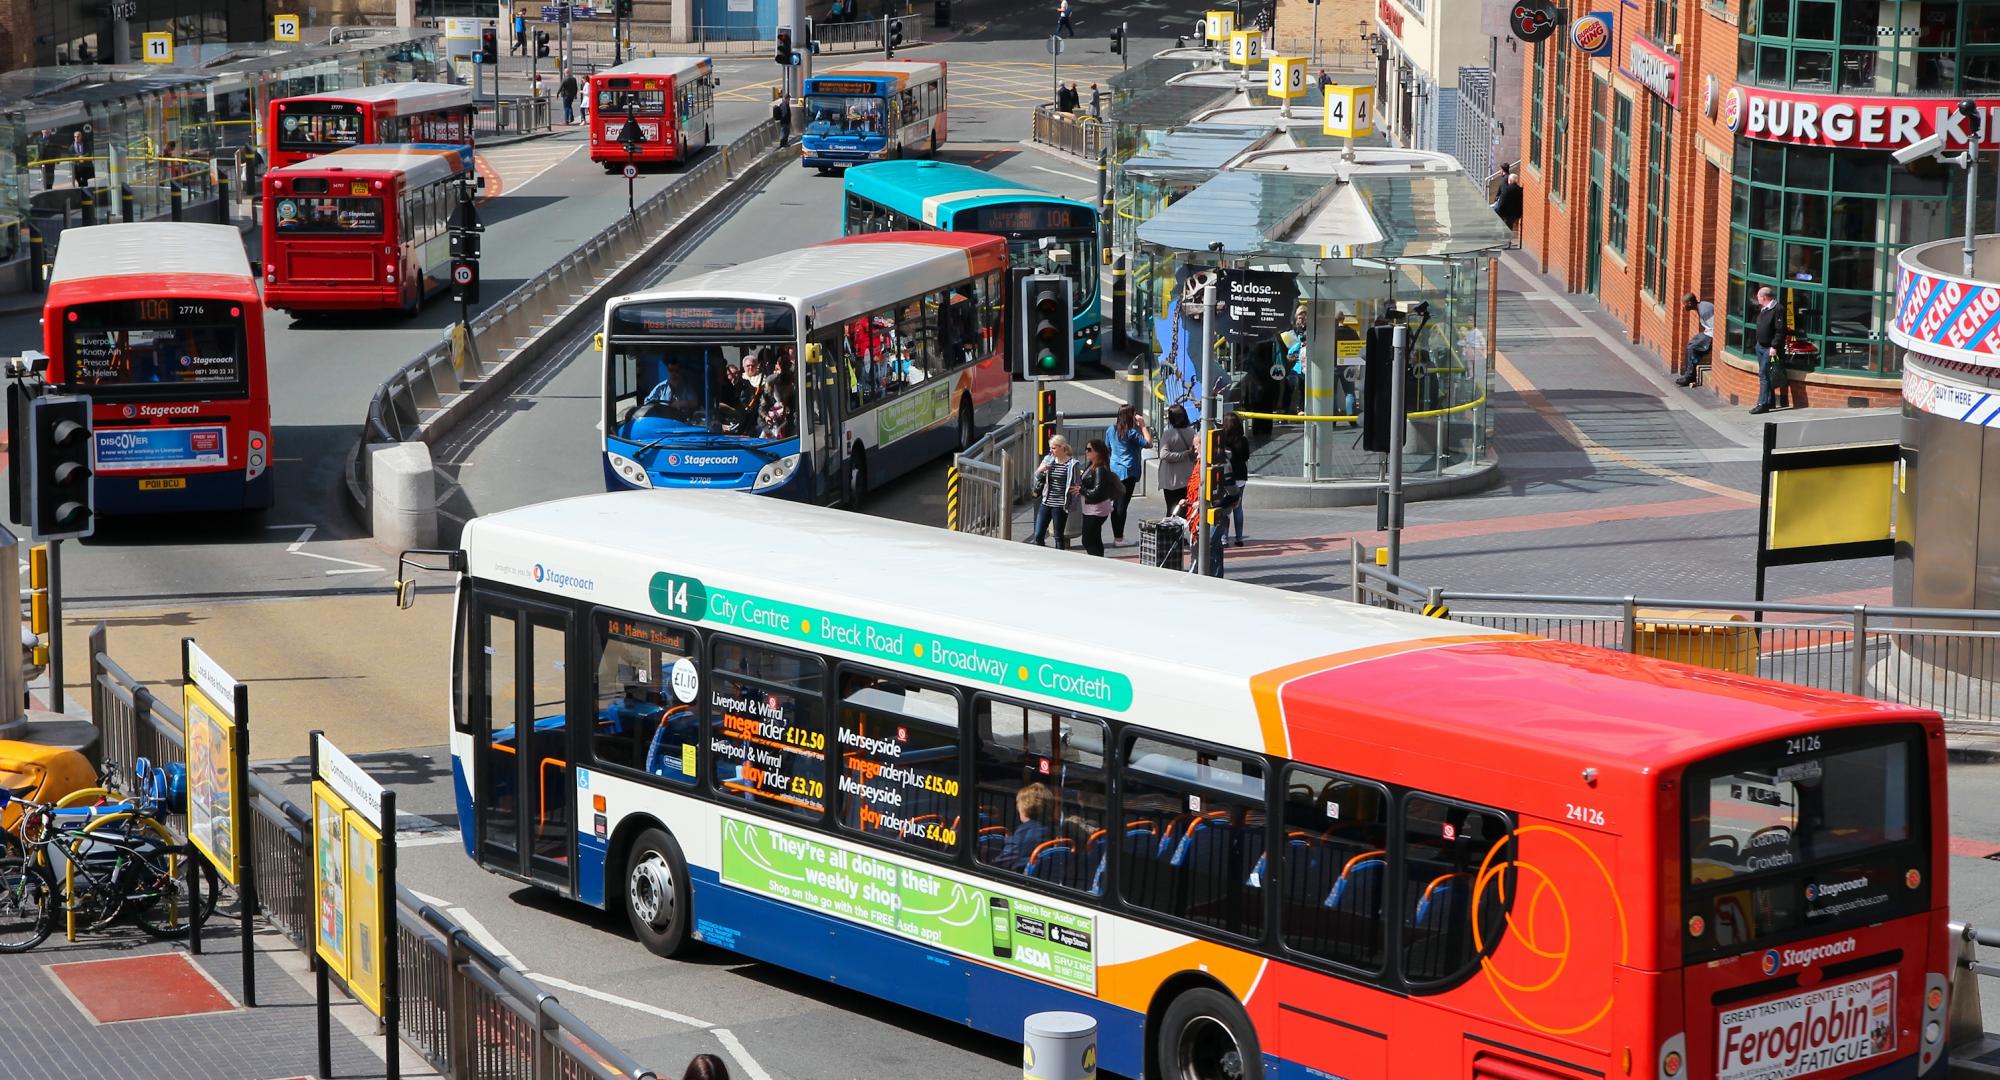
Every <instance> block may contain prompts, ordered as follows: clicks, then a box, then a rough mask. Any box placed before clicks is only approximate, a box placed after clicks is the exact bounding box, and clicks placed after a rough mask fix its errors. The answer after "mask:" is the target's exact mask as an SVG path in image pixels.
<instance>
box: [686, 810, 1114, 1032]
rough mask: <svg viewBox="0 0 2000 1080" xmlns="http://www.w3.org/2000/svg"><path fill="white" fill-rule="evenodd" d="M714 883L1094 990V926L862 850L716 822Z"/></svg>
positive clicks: (1083, 919)
mask: <svg viewBox="0 0 2000 1080" xmlns="http://www.w3.org/2000/svg"><path fill="white" fill-rule="evenodd" d="M722 882H723V884H725V885H730V886H734V887H735V888H738V889H742V890H744V891H746V892H751V893H755V894H756V895H758V896H762V897H766V898H768V899H772V900H779V901H783V902H784V903H787V904H792V905H794V906H797V907H802V908H808V909H810V910H813V911H817V912H819V913H821V914H823V915H831V916H833V917H835V918H838V919H845V920H847V921H848V922H852V923H859V924H860V925H862V926H867V927H870V928H872V929H875V930H881V931H884V932H886V933H891V934H895V935H896V936H897V937H902V938H908V939H909V940H911V941H915V942H919V943H921V944H924V945H928V946H930V947H931V948H935V949H943V950H945V951H947V952H953V953H957V954H958V955H960V956H964V957H968V958H971V959H974V960H979V961H982V962H984V963H988V964H993V965H995V966H998V967H1002V968H1006V969H1007V970H1009V971H1013V972H1017V973H1019V974H1022V975H1028V976H1031V977H1033V978H1037V979H1044V980H1047V981H1049V982H1053V983H1057V984H1059V985H1062V986H1067V987H1070V988H1072V989H1076V990H1081V991H1083V992H1085V993H1094V992H1096V989H1097V963H1096V959H1095V956H1094V954H1093V953H1092V951H1091V950H1092V948H1093V942H1094V939H1095V938H1096V920H1094V919H1092V918H1090V917H1089V916H1085V915H1071V914H1070V913H1068V912H1066V911H1058V910H1056V909H1055V908H1052V907H1048V906H1046V905H1043V904H1040V903H1037V902H1035V901H1033V900H1027V899H1023V898H1021V897H1018V896H1013V895H1009V894H1002V893H997V892H994V891H993V890H991V889H990V888H988V887H987V886H985V885H978V886H974V885H968V884H966V883H965V882H962V881H957V880H954V879H952V878H947V877H941V876H939V875H937V874H933V873H931V872H929V871H927V870H923V869H921V868H918V867H913V866H906V865H903V864H901V863H894V862H890V861H888V860H887V859H883V858H879V857H877V856H874V855H870V854H868V853H866V852H858V851H849V850H847V849H846V848H840V847H835V846H833V845H831V844H824V843H821V842H819V841H817V840H813V839H810V838H807V837H804V836H797V835H794V834H792V833H787V832H780V831H778V830H777V829H772V828H768V827H766V826H764V825H761V824H758V823H757V822H754V821H744V820H741V819H737V818H730V817H725V818H723V819H722Z"/></svg>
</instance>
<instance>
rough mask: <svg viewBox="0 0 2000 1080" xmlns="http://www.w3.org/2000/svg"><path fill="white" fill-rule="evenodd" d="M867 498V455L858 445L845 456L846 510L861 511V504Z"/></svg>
mask: <svg viewBox="0 0 2000 1080" xmlns="http://www.w3.org/2000/svg"><path fill="white" fill-rule="evenodd" d="M867 497H868V454H867V451H865V450H863V449H862V447H861V444H860V443H855V444H854V449H853V450H852V451H850V452H849V453H848V455H847V508H848V509H850V510H859V509H861V502H862V500H863V499H866V498H867Z"/></svg>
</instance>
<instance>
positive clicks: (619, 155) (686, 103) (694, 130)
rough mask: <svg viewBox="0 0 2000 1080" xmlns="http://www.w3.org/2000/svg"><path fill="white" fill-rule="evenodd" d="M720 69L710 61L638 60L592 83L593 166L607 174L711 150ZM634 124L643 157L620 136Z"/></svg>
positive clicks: (599, 75) (679, 58)
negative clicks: (598, 165)
mask: <svg viewBox="0 0 2000 1080" xmlns="http://www.w3.org/2000/svg"><path fill="white" fill-rule="evenodd" d="M714 109H715V65H714V64H712V63H710V62H709V59H708V57H706V56H662V57H658V58H655V59H648V60H633V61H631V62H630V63H625V64H620V65H618V66H617V67H614V68H607V69H605V70H603V71H600V72H598V73H597V74H595V75H592V76H591V77H590V160H592V161H597V162H602V163H603V165H604V171H605V172H616V171H617V170H619V169H620V168H622V167H624V166H625V165H627V164H646V163H648V162H667V161H686V160H687V159H688V155H689V154H692V153H693V152H695V151H696V150H698V149H700V148H702V147H704V146H707V145H709V143H710V142H711V141H712V140H713V137H714V133H715V127H714V123H713V113H714ZM627 119H630V120H631V121H632V122H633V123H634V124H635V125H637V127H638V128H639V141H638V144H637V145H638V151H637V152H636V153H630V152H628V151H627V150H626V149H625V144H624V143H623V142H621V141H620V140H619V136H620V135H621V134H622V133H624V131H625V121H626V120H627Z"/></svg>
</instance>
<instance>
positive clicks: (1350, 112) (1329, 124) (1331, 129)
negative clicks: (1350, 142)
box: [1320, 86, 1375, 139]
mask: <svg viewBox="0 0 2000 1080" xmlns="http://www.w3.org/2000/svg"><path fill="white" fill-rule="evenodd" d="M1320 130H1321V131H1322V132H1323V133H1325V134H1327V135H1332V136H1335V137H1337V138H1342V139H1359V138H1362V137H1363V136H1367V135H1373V134H1374V133H1375V88H1374V87H1372V86H1329V87H1327V88H1326V113H1325V116H1324V118H1323V119H1322V121H1321V124H1320Z"/></svg>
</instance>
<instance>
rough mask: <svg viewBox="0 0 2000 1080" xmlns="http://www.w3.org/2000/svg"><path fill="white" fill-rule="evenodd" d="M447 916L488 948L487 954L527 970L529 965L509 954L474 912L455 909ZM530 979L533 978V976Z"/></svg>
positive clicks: (447, 912) (459, 908) (460, 908)
mask: <svg viewBox="0 0 2000 1080" xmlns="http://www.w3.org/2000/svg"><path fill="white" fill-rule="evenodd" d="M445 914H446V915H449V916H451V917H452V919H453V920H455V921H456V922H457V923H458V924H459V925H460V926H463V927H465V932H466V933H468V934H471V935H472V939H473V940H474V941H477V942H479V943H480V944H481V945H484V946H486V951H487V952H490V953H492V954H493V955H495V956H497V957H499V958H500V959H502V960H505V961H507V963H508V964H509V965H511V966H513V967H514V968H516V969H520V970H526V968H527V965H525V964H523V963H521V958H520V957H518V956H515V955H514V954H513V953H510V952H508V951H507V946H505V945H502V944H500V939H499V938H497V937H494V936H493V934H492V932H491V931H489V930H487V929H486V924H485V923H482V922H480V921H479V920H478V919H477V918H475V917H474V916H473V914H472V912H470V911H467V910H465V909H464V908H462V907H455V908H452V909H450V910H449V911H446V912H445ZM529 977H530V978H533V976H529Z"/></svg>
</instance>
